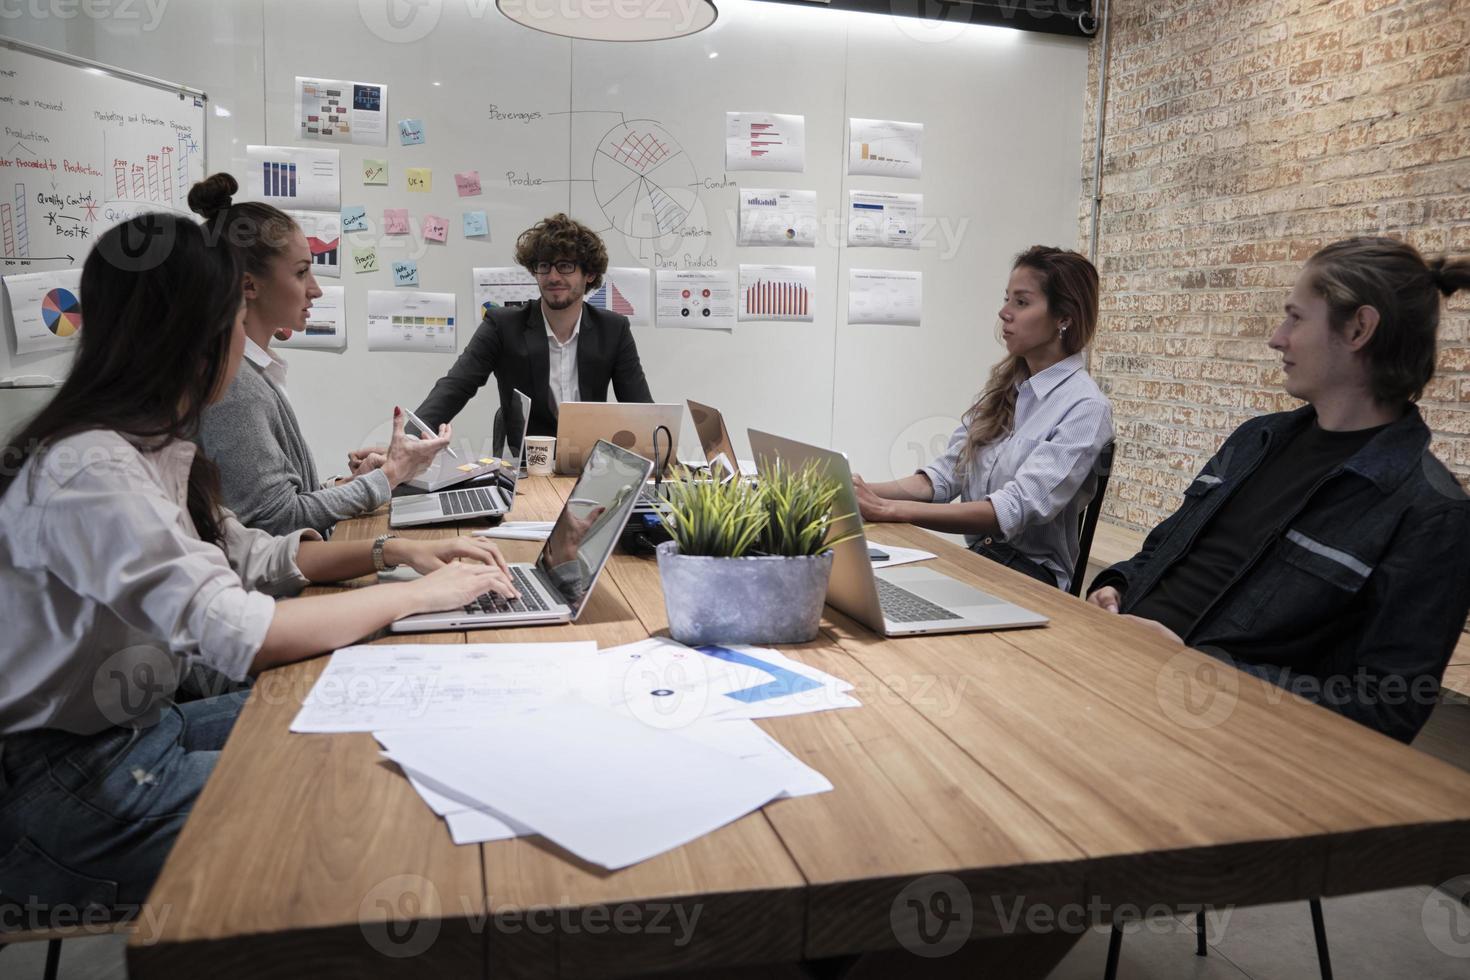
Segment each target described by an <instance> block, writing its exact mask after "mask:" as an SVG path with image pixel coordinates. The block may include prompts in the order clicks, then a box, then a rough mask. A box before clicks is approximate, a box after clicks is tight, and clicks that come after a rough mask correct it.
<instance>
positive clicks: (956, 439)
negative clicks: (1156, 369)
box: [855, 245, 1113, 590]
mask: <svg viewBox="0 0 1470 980" xmlns="http://www.w3.org/2000/svg"><path fill="white" fill-rule="evenodd" d="M1097 294H1098V280H1097V270H1096V269H1095V268H1093V265H1092V263H1091V262H1089V261H1087V259H1086V258H1084V257H1083V256H1081V255H1079V254H1078V253H1076V252H1069V251H1064V250H1062V249H1059V248H1049V247H1047V246H1044V245H1036V246H1033V247H1031V248H1029V249H1027V250H1026V251H1025V252H1022V253H1021V254H1020V255H1019V256H1017V258H1016V262H1015V265H1014V266H1013V267H1012V268H1011V276H1010V281H1009V283H1008V284H1007V286H1006V296H1005V305H1004V306H1002V307H1001V309H1000V332H1001V337H1002V340H1003V342H1004V344H1005V347H1006V356H1005V357H1004V358H1002V359H1001V361H1000V362H999V363H998V364H996V365H995V367H994V368H993V369H992V370H991V372H990V379H989V380H988V381H987V382H986V384H985V388H984V390H983V391H981V392H980V395H979V397H978V398H977V399H976V400H975V403H974V404H973V405H971V406H970V409H969V411H967V412H966V413H965V415H964V418H963V420H962V421H961V422H960V425H959V427H958V428H956V429H955V431H954V434H953V435H952V436H951V437H950V440H949V446H948V448H946V449H945V451H944V453H943V455H941V456H939V457H938V458H937V459H935V460H934V461H933V462H932V463H930V464H929V465H928V466H925V467H924V468H923V469H921V470H919V471H918V472H916V473H914V474H912V475H911V476H906V477H903V478H902V479H899V480H893V481H890V482H888V483H875V484H865V483H863V481H862V480H861V478H858V479H856V481H855V482H856V484H857V497H858V505H859V506H860V507H861V509H862V515H863V519H864V520H868V521H897V522H902V523H907V524H917V525H919V526H920V527H927V528H931V529H933V530H936V531H948V532H952V533H961V534H964V535H965V540H966V541H967V542H968V543H969V545H970V549H971V550H972V551H975V552H977V553H978V554H981V555H984V556H986V557H987V558H990V559H993V560H995V561H998V562H1000V563H1001V564H1004V565H1008V566H1010V567H1011V568H1014V569H1016V570H1018V571H1021V572H1025V573H1026V574H1027V575H1030V576H1032V577H1033V578H1036V579H1039V580H1041V581H1043V582H1046V583H1047V584H1048V585H1055V586H1057V587H1058V588H1060V589H1063V590H1065V589H1067V588H1068V587H1069V586H1070V585H1071V580H1072V566H1073V564H1074V563H1075V562H1076V560H1077V548H1078V542H1077V529H1078V525H1079V520H1080V517H1081V513H1082V511H1083V509H1084V508H1086V506H1087V504H1088V502H1089V501H1091V500H1092V496H1093V494H1094V492H1095V491H1096V488H1097V473H1096V463H1097V458H1098V455H1099V454H1100V453H1101V452H1102V449H1103V447H1104V446H1106V445H1107V444H1108V443H1109V442H1111V441H1112V438H1113V421H1112V420H1113V412H1112V407H1111V406H1110V405H1109V404H1108V400H1107V397H1106V396H1105V395H1103V393H1102V392H1101V391H1100V390H1098V387H1097V385H1096V384H1095V383H1093V380H1092V378H1091V377H1089V376H1088V374H1087V372H1086V371H1085V370H1084V369H1083V357H1082V350H1083V349H1084V348H1085V347H1086V346H1087V344H1088V343H1089V342H1090V341H1091V340H1092V335H1093V333H1094V331H1096V329H1097ZM956 498H958V499H956Z"/></svg>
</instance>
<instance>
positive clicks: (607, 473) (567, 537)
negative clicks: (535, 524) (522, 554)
mask: <svg viewBox="0 0 1470 980" xmlns="http://www.w3.org/2000/svg"><path fill="white" fill-rule="evenodd" d="M652 472H653V463H652V462H651V461H650V460H647V459H644V458H643V457H642V456H639V455H638V454H637V453H630V452H628V451H627V450H626V449H620V448H619V447H617V446H614V445H613V444H612V443H610V442H607V441H605V440H599V441H598V443H597V445H596V446H594V447H593V449H592V453H591V455H589V456H588V457H587V465H585V466H584V467H582V475H581V476H580V477H578V478H577V485H576V486H575V487H573V488H572V493H571V496H570V497H568V498H567V502H566V505H565V506H564V507H562V509H561V514H560V515H559V516H558V517H557V519H556V524H555V525H554V526H553V527H552V529H551V534H550V535H549V536H548V537H547V539H546V545H545V546H544V547H543V548H542V549H541V554H539V555H538V556H536V567H537V568H538V569H540V570H541V573H542V574H543V575H545V576H546V578H547V579H548V580H549V581H551V582H553V583H555V584H556V587H557V588H558V589H559V590H560V591H561V594H562V598H563V599H565V600H566V603H567V605H569V606H571V607H572V618H573V619H575V618H576V617H577V616H578V615H579V614H581V612H582V606H583V604H584V603H585V602H586V601H587V596H589V595H590V594H591V593H592V586H593V585H594V584H595V583H596V582H597V576H598V575H599V574H600V573H601V572H602V566H603V565H605V564H606V563H607V560H608V558H609V557H610V556H611V555H612V551H613V547H614V546H615V545H616V544H617V543H618V537H619V536H620V535H621V534H622V533H623V527H624V526H625V525H626V524H627V523H628V516H629V515H630V514H631V513H632V512H633V505H634V504H636V503H637V502H638V491H639V490H640V489H641V488H642V487H643V482H644V481H645V480H647V479H648V477H649V474H651V473H652Z"/></svg>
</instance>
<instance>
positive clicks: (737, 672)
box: [583, 638, 861, 730]
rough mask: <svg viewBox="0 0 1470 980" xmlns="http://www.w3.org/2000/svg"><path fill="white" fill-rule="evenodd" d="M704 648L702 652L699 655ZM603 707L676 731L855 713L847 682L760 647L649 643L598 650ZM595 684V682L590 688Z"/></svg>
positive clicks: (591, 693)
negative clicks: (704, 722)
mask: <svg viewBox="0 0 1470 980" xmlns="http://www.w3.org/2000/svg"><path fill="white" fill-rule="evenodd" d="M702 651H704V652H702ZM597 656H598V660H599V661H601V663H602V665H603V668H604V669H603V675H602V677H601V679H600V684H601V693H600V695H599V693H598V692H597V691H596V690H595V689H594V688H593V687H590V686H589V687H588V688H587V689H585V690H584V692H583V696H584V697H586V698H588V700H592V701H599V698H600V699H601V700H600V701H599V703H606V704H608V705H609V706H611V707H613V708H615V709H616V710H618V711H621V712H623V713H626V714H628V715H631V716H632V717H634V718H637V719H638V720H639V721H641V722H643V723H644V724H646V725H649V726H651V727H655V728H662V729H667V730H677V729H681V728H683V727H685V726H687V725H690V724H693V723H694V722H696V721H698V720H700V719H706V718H720V719H737V718H776V717H782V716H785V715H797V714H807V713H809V712H813V711H828V710H831V709H834V708H856V707H859V706H860V704H861V702H859V701H858V700H857V699H856V698H854V697H852V696H851V695H850V694H848V693H847V692H849V691H851V690H852V685H851V684H849V683H848V682H847V681H844V680H842V679H841V678H840V677H834V676H832V675H831V674H827V673H825V672H823V671H820V670H817V669H816V668H814V667H809V666H807V665H806V664H803V663H801V662H799V661H796V660H792V659H791V658H790V657H787V656H785V655H784V654H782V653H780V652H778V651H776V650H771V649H768V648H763V647H750V646H729V647H716V646H710V647H705V648H702V649H695V648H692V647H686V646H684V645H683V644H682V643H675V642H674V641H673V640H666V639H661V638H654V639H648V640H641V641H639V642H637V643H629V644H626V645H624V646H620V647H613V648H611V649H608V650H603V651H602V652H601V653H599V654H598V655H597ZM595 683H597V682H594V684H595Z"/></svg>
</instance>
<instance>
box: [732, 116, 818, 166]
mask: <svg viewBox="0 0 1470 980" xmlns="http://www.w3.org/2000/svg"><path fill="white" fill-rule="evenodd" d="M725 169H726V170H779V171H784V172H788V173H796V174H799V173H801V172H803V171H804V170H805V169H806V117H805V116H791V115H783V114H780V113H774V112H727V113H725Z"/></svg>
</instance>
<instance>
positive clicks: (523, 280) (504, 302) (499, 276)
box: [470, 265, 541, 320]
mask: <svg viewBox="0 0 1470 980" xmlns="http://www.w3.org/2000/svg"><path fill="white" fill-rule="evenodd" d="M470 271H471V273H472V274H473V276H474V281H475V312H476V313H477V314H479V317H480V319H481V320H483V319H485V317H486V316H488V315H489V313H490V311H491V310H498V309H500V308H501V307H502V306H525V305H526V304H527V303H534V302H536V301H538V300H540V299H541V287H540V286H538V285H537V284H536V277H535V276H533V275H531V274H530V273H529V272H527V271H526V270H525V269H522V268H521V267H520V266H514V265H511V266H487V267H485V268H479V269H471V270H470Z"/></svg>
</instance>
